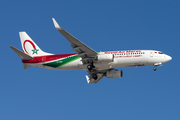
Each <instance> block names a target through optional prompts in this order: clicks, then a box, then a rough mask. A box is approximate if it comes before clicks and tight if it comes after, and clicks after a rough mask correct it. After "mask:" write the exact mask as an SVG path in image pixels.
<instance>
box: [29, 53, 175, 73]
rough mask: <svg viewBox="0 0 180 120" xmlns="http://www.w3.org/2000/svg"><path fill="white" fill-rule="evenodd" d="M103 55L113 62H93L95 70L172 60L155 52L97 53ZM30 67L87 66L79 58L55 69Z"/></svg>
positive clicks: (73, 68) (70, 67)
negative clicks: (111, 56)
mask: <svg viewBox="0 0 180 120" xmlns="http://www.w3.org/2000/svg"><path fill="white" fill-rule="evenodd" d="M103 54H113V55H114V60H113V62H98V61H97V62H94V66H95V67H96V69H97V70H103V69H113V68H117V67H136V66H151V65H156V66H161V65H162V64H163V63H165V62H168V61H169V60H171V59H172V58H171V57H170V56H168V55H166V54H164V53H162V52H160V51H155V50H128V51H111V52H99V53H98V55H103ZM62 59H63V58H62ZM31 65H32V66H35V67H42V68H47V69H55V70H76V69H84V70H87V65H84V64H83V63H82V59H81V58H79V59H77V60H75V61H72V62H69V63H68V64H65V65H63V66H60V67H56V68H54V67H49V66H45V65H44V63H36V64H31Z"/></svg>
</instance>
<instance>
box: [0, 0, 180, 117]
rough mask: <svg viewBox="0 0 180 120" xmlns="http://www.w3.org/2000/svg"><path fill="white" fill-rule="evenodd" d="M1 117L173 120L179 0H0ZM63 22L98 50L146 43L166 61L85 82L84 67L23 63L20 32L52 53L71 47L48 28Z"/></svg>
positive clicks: (179, 111) (178, 110) (178, 91)
mask: <svg viewBox="0 0 180 120" xmlns="http://www.w3.org/2000/svg"><path fill="white" fill-rule="evenodd" d="M0 3H1V4H0V15H1V23H0V26H1V27H0V33H1V35H0V40H1V44H0V50H1V63H2V64H1V70H0V71H1V72H0V73H1V74H0V76H1V79H0V119H1V120H52V119H53V120H60V119H62V120H72V119H78V120H84V119H86V120H92V119H95V120H96V119H103V120H109V119H113V120H119V119H123V120H159V119H163V120H170V119H171V120H179V119H180V103H179V101H180V87H179V86H180V77H179V68H180V63H179V61H180V55H179V51H180V47H179V44H180V42H179V41H180V15H179V13H180V7H179V6H180V2H179V1H178V0H171V1H168V0H150V1H145V0H126V1H122V0H111V1H108V0H91V1H85V0H64V1H62V0H51V1H47V0H44V1H37V0H24V1H22V0H15V1H12V0H6V1H1V2H0ZM52 17H54V18H55V19H56V20H57V22H58V23H59V24H60V25H61V27H62V28H64V29H65V30H67V31H68V32H70V33H71V34H73V35H74V36H75V37H77V38H78V39H80V40H81V41H82V42H84V43H85V44H87V45H88V46H89V47H91V48H93V49H94V50H96V51H116V50H135V49H143V50H146V49H148V50H149V49H150V50H151V49H152V50H160V51H162V52H164V53H166V54H168V55H170V56H172V58H173V59H172V60H171V61H170V62H168V63H165V64H164V65H163V66H162V67H158V68H157V71H156V72H154V71H153V66H148V67H137V68H135V67H132V68H118V69H121V70H123V72H124V76H123V77H122V78H120V79H107V78H104V79H102V80H101V81H100V82H99V83H98V84H96V85H94V84H93V85H92V84H91V85H89V84H87V82H86V79H85V75H86V74H87V73H86V71H83V70H74V71H73V70H72V71H55V70H48V69H41V68H34V67H30V68H29V69H27V70H24V69H23V64H22V62H21V60H20V58H19V57H18V56H17V55H16V54H15V53H14V52H13V51H12V50H11V49H10V48H9V45H13V46H15V47H17V48H19V49H22V48H21V43H20V39H19V33H18V32H20V31H26V32H27V33H28V34H29V36H30V37H31V38H32V39H33V40H34V41H35V42H36V43H37V44H38V46H39V47H40V48H41V49H42V50H44V51H47V52H50V53H55V54H61V53H62V54H63V53H74V52H73V51H71V49H72V48H71V47H70V43H69V42H68V41H67V40H66V39H65V38H64V37H63V36H62V35H61V34H60V33H59V32H58V31H57V30H56V29H55V28H54V26H53V22H52Z"/></svg>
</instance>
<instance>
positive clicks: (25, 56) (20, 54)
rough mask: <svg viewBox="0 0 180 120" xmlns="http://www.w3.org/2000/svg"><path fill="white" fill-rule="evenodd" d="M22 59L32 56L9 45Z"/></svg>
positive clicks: (28, 58)
mask: <svg viewBox="0 0 180 120" xmlns="http://www.w3.org/2000/svg"><path fill="white" fill-rule="evenodd" d="M9 47H10V48H11V49H12V50H13V51H14V52H15V53H16V54H17V55H18V56H19V57H20V58H21V59H22V60H31V59H33V57H31V56H30V55H28V54H26V53H24V52H22V51H21V50H19V49H17V48H15V47H13V46H9Z"/></svg>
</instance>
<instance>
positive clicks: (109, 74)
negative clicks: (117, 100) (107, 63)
mask: <svg viewBox="0 0 180 120" xmlns="http://www.w3.org/2000/svg"><path fill="white" fill-rule="evenodd" d="M122 76H123V72H122V70H111V71H107V72H106V77H107V78H121V77H122Z"/></svg>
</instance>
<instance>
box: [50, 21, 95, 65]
mask: <svg viewBox="0 0 180 120" xmlns="http://www.w3.org/2000/svg"><path fill="white" fill-rule="evenodd" d="M52 20H53V23H54V26H55V28H56V29H57V30H58V31H59V32H60V33H61V34H62V35H63V36H64V37H65V38H66V39H67V40H68V41H69V42H70V43H71V47H72V48H73V50H74V51H75V52H76V53H77V54H78V55H79V56H80V57H82V61H83V63H84V64H85V63H86V62H87V63H88V61H87V60H88V59H92V58H94V57H95V56H96V55H97V52H96V51H94V50H93V49H91V48H90V47H88V46H87V45H85V44H84V43H82V42H81V41H80V40H78V39H77V38H75V37H74V36H72V35H71V34H70V33H68V32H67V31H65V30H64V29H63V28H61V27H60V26H59V24H58V23H57V22H56V20H55V19H54V18H52Z"/></svg>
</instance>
